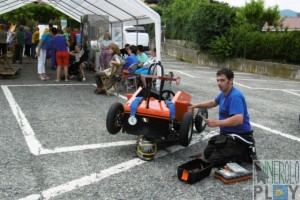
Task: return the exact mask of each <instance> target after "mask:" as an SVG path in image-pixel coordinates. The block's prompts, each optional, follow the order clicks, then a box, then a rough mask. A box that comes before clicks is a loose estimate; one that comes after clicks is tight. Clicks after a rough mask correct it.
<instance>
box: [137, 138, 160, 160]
mask: <svg viewBox="0 0 300 200" xmlns="http://www.w3.org/2000/svg"><path fill="white" fill-rule="evenodd" d="M156 152H157V145H156V142H155V141H152V140H149V139H144V138H143V139H141V140H140V141H138V142H137V148H136V154H137V156H138V157H139V158H140V159H142V160H145V161H150V160H153V159H154V156H155V154H156Z"/></svg>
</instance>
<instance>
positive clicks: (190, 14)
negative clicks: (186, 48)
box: [155, 0, 300, 64]
mask: <svg viewBox="0 0 300 200" xmlns="http://www.w3.org/2000/svg"><path fill="white" fill-rule="evenodd" d="M166 1H168V0H166ZM169 2H172V3H171V4H170V5H169V6H166V5H164V7H157V8H155V10H156V11H157V12H158V13H159V14H160V15H161V16H162V24H163V25H164V26H166V29H165V37H166V38H167V39H177V40H187V41H190V42H193V43H196V45H197V48H198V49H199V50H200V51H202V52H203V51H204V52H209V54H210V55H211V56H212V57H213V58H216V59H217V60H219V61H224V60H225V59H226V58H245V59H251V60H266V61H275V62H281V63H292V64H300V32H299V31H291V32H261V31H257V29H255V30H254V29H253V24H251V23H248V22H247V20H246V21H244V22H243V20H245V19H242V20H241V12H240V11H241V10H239V9H237V8H232V7H230V6H229V5H228V4H224V3H218V2H214V3H207V0H189V1H182V0H172V1H171V0H170V1H169ZM254 10H255V9H254ZM267 11H268V10H267ZM275 11H276V9H275V10H274V12H275ZM238 13H239V14H238ZM275 14H276V13H275ZM238 19H239V20H238ZM251 19H252V18H251ZM254 21H255V20H254Z"/></svg>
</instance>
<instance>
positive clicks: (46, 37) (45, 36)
mask: <svg viewBox="0 0 300 200" xmlns="http://www.w3.org/2000/svg"><path fill="white" fill-rule="evenodd" d="M41 40H42V41H43V45H42V46H41V49H49V48H50V43H51V40H52V38H51V36H50V35H49V33H46V34H43V35H42V38H41Z"/></svg>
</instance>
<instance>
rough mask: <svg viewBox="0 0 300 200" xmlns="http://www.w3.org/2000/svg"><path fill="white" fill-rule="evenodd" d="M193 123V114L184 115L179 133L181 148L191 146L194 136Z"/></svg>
mask: <svg viewBox="0 0 300 200" xmlns="http://www.w3.org/2000/svg"><path fill="white" fill-rule="evenodd" d="M193 122H194V121H193V115H192V113H191V112H186V113H184V115H183V118H182V122H181V124H180V132H179V142H180V145H181V146H184V147H187V146H189V144H190V142H191V140H192V136H193Z"/></svg>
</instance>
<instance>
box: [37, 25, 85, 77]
mask: <svg viewBox="0 0 300 200" xmlns="http://www.w3.org/2000/svg"><path fill="white" fill-rule="evenodd" d="M69 33H71V29H70V28H66V29H65V31H62V30H61V29H59V28H55V27H51V26H49V28H46V29H45V31H44V33H43V35H42V37H41V39H40V41H39V43H38V45H37V48H36V56H37V58H38V74H39V78H40V80H42V81H44V80H48V79H49V77H48V76H46V73H45V62H46V58H47V56H48V52H49V51H50V54H51V68H52V69H56V79H55V82H60V79H61V69H62V68H63V69H64V77H65V82H68V77H69V76H68V75H69V74H68V67H69V61H70V55H74V56H75V55H76V54H77V53H76V52H75V46H76V45H77V42H76V36H75V33H74V32H72V34H69ZM70 51H72V52H74V53H71V54H70ZM83 76H84V74H83ZM82 80H83V81H85V77H83V79H82Z"/></svg>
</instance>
